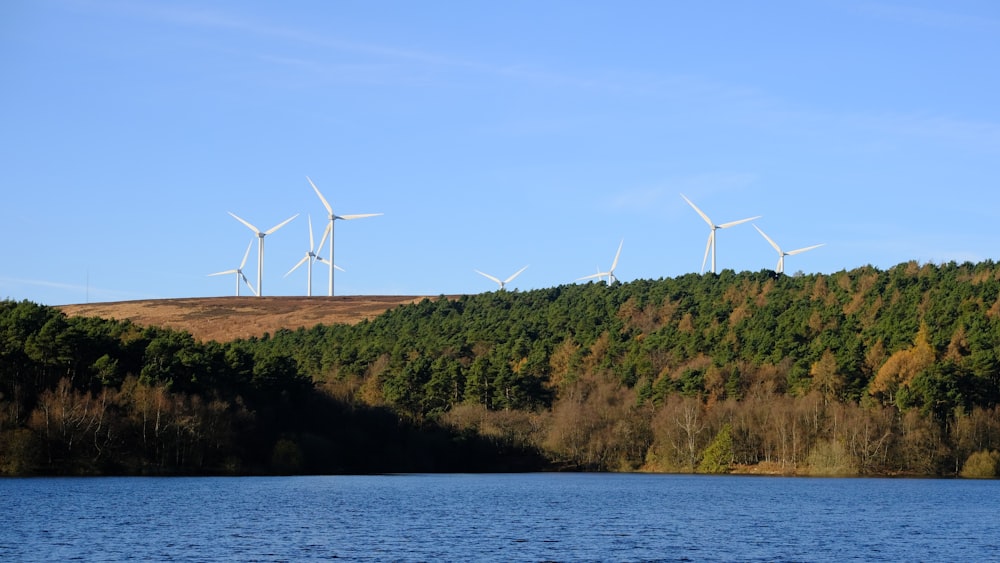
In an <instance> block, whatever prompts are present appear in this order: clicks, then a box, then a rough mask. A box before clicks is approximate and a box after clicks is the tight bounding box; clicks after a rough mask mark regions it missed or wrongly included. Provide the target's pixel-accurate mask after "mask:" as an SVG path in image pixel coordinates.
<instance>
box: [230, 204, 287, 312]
mask: <svg viewBox="0 0 1000 563" xmlns="http://www.w3.org/2000/svg"><path fill="white" fill-rule="evenodd" d="M228 213H229V214H230V215H232V216H233V218H234V219H236V220H237V221H239V222H240V223H243V224H244V225H246V226H247V227H249V228H250V230H251V231H253V232H254V233H256V234H257V297H260V296H262V295H264V288H263V287H262V282H263V280H264V237H266V236H267V235H269V234H271V233H273V232H274V231H277V230H278V229H280V228H281V227H284V226H285V225H287V224H288V222H289V221H291V220H292V219H294V218H296V217H298V216H299V214H298V213H296V214H295V215H292V216H291V217H289V218H288V219H285V220H284V221H282V222H280V223H278V224H277V225H275V226H273V227H271V228H270V229H268V230H266V231H261V230H260V229H258V228H257V227H254V226H253V225H251V224H250V223H248V222H247V221H246V220H244V219H241V218H240V217H238V216H237V215H236V214H235V213H233V212H232V211H229V212H228Z"/></svg>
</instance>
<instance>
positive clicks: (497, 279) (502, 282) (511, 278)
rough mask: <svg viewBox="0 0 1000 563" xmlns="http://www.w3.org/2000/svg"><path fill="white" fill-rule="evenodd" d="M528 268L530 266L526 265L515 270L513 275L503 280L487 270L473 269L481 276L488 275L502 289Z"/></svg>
mask: <svg viewBox="0 0 1000 563" xmlns="http://www.w3.org/2000/svg"><path fill="white" fill-rule="evenodd" d="M527 269H528V267H527V266H525V267H523V268H521V269H520V270H518V271H516V272H514V274H513V275H511V276H510V277H509V278H507V279H505V280H501V279H500V278H497V277H494V276H491V275H489V274H487V273H486V272H480V271H479V270H473V271H474V272H476V273H477V274H479V275H481V276H486V277H487V278H489V279H491V280H493V281H495V282H497V283H498V284H499V285H500V289H505V287H506V286H507V284H509V283H510V282H511V281H513V280H514V278H516V277H517V276H519V275H521V272H523V271H525V270H527Z"/></svg>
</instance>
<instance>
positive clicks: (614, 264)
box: [576, 239, 625, 285]
mask: <svg viewBox="0 0 1000 563" xmlns="http://www.w3.org/2000/svg"><path fill="white" fill-rule="evenodd" d="M623 244H625V239H622V241H621V242H620V243H618V252H616V253H615V260H614V262H612V263H611V268H609V269H608V271H607V272H602V271H601V268H600V267H598V268H597V273H596V274H591V275H589V276H583V277H582V278H577V280H576V281H581V280H592V279H594V278H597V280H598V281H600V279H601V278H603V277H604V276H608V285H611V284H612V283H613V282H615V281H617V280H618V278H616V277H615V268H617V267H618V257H619V256H621V255H622V245H623Z"/></svg>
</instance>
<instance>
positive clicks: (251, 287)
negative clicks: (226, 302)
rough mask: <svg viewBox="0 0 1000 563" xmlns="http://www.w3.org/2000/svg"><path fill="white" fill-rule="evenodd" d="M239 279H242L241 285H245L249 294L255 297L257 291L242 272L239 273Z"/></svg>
mask: <svg viewBox="0 0 1000 563" xmlns="http://www.w3.org/2000/svg"><path fill="white" fill-rule="evenodd" d="M240 277H242V278H243V283H245V284H247V287H248V288H250V293H253V294H254V296H255V297H257V290H256V289H254V288H253V286H252V285H250V280H248V279H247V277H246V275H245V274H244V273H243V272H240Z"/></svg>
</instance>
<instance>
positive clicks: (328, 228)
mask: <svg viewBox="0 0 1000 563" xmlns="http://www.w3.org/2000/svg"><path fill="white" fill-rule="evenodd" d="M306 180H309V185H310V186H312V188H313V190H315V191H316V195H318V196H319V199H320V201H322V202H323V207H325V208H326V212H327V213H328V214H329V215H330V223H329V224H328V225H327V226H326V231H324V235H323V236H324V238H325V237H326V233H329V234H330V260H329V263H330V288H329V289H330V292H329V293H330V297H333V268H334V265H333V222H334V221H336V220H337V219H344V220H349V219H363V218H365V217H377V216H379V215H382V214H381V213H361V214H355V215H337V214H336V213H334V212H333V208H332V207H330V202H328V201H326V198H325V197H323V194H322V193H321V192H320V191H319V188H317V187H316V184H314V183H313V181H312V179H311V178H309V176H306Z"/></svg>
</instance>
